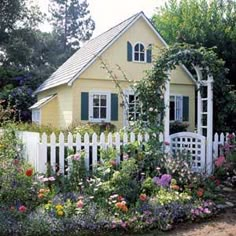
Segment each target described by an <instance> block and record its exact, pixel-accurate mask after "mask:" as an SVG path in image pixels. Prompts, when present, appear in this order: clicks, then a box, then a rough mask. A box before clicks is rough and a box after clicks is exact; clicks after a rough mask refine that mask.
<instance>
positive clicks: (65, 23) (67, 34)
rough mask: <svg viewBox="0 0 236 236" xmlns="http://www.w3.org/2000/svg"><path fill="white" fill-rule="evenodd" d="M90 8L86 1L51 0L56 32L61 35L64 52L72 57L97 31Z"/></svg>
mask: <svg viewBox="0 0 236 236" xmlns="http://www.w3.org/2000/svg"><path fill="white" fill-rule="evenodd" d="M88 6H89V5H88V3H87V1H86V0H83V1H80V0H51V14H52V20H51V21H52V23H53V26H54V31H55V32H56V33H57V34H58V35H59V37H60V39H61V42H62V43H63V47H64V51H67V53H68V54H70V55H71V54H72V53H73V52H74V50H75V49H78V48H79V47H80V46H81V43H82V42H84V41H86V40H89V39H90V38H91V36H92V33H93V30H94V29H95V23H94V21H93V20H92V19H91V17H90V11H89V10H88Z"/></svg>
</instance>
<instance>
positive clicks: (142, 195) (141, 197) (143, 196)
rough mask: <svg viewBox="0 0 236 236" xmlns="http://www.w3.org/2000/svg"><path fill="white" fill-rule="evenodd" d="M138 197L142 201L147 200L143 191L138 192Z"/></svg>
mask: <svg viewBox="0 0 236 236" xmlns="http://www.w3.org/2000/svg"><path fill="white" fill-rule="evenodd" d="M139 199H140V200H141V201H143V202H145V201H146V200H147V195H146V194H145V193H142V194H140V196H139Z"/></svg>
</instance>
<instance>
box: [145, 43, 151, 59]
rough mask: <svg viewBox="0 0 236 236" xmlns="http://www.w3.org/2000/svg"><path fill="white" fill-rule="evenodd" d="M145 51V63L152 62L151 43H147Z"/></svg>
mask: <svg viewBox="0 0 236 236" xmlns="http://www.w3.org/2000/svg"><path fill="white" fill-rule="evenodd" d="M146 53H147V63H152V45H151V44H149V45H148V48H147V50H146Z"/></svg>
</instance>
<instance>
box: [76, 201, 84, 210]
mask: <svg viewBox="0 0 236 236" xmlns="http://www.w3.org/2000/svg"><path fill="white" fill-rule="evenodd" d="M83 206H84V202H83V201H82V200H79V201H78V202H77V207H78V208H83Z"/></svg>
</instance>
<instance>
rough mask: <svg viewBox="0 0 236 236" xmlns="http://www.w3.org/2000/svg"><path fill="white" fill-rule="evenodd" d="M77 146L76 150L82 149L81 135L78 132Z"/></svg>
mask: <svg viewBox="0 0 236 236" xmlns="http://www.w3.org/2000/svg"><path fill="white" fill-rule="evenodd" d="M75 148H76V152H80V151H81V135H80V134H79V133H78V134H76V140H75Z"/></svg>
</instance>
